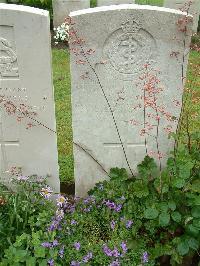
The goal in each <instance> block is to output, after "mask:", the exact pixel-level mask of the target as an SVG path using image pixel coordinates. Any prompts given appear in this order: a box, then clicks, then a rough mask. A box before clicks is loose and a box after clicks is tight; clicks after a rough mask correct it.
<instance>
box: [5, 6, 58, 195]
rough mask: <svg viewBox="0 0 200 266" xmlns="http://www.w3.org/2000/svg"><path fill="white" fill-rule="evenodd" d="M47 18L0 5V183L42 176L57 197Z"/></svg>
mask: <svg viewBox="0 0 200 266" xmlns="http://www.w3.org/2000/svg"><path fill="white" fill-rule="evenodd" d="M55 131H56V123H55V112H54V94H53V82H52V71H51V50H50V27H49V14H48V12H47V11H45V10H40V9H36V8H31V7H27V6H19V5H8V4H0V178H1V180H3V181H6V182H8V180H9V178H10V177H11V176H12V174H19V175H21V172H22V173H23V175H34V174H37V175H39V176H43V177H44V176H45V177H46V176H47V175H49V176H50V177H49V179H48V180H49V184H50V185H51V186H52V187H53V188H54V190H55V191H59V175H58V158H57V145H56V133H55Z"/></svg>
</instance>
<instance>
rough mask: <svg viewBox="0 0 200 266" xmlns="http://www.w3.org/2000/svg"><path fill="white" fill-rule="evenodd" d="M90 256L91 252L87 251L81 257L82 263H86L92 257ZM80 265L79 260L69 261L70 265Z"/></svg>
mask: <svg viewBox="0 0 200 266" xmlns="http://www.w3.org/2000/svg"><path fill="white" fill-rule="evenodd" d="M92 257H93V254H92V252H88V254H87V255H85V256H84V257H83V259H82V263H88V262H89V261H90V260H91V259H92ZM80 265H81V262H79V261H74V260H73V261H71V263H70V266H80Z"/></svg>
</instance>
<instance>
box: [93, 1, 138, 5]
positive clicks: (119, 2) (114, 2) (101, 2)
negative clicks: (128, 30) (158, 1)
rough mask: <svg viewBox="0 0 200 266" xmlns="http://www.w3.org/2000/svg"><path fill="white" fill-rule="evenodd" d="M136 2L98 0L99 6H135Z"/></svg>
mask: <svg viewBox="0 0 200 266" xmlns="http://www.w3.org/2000/svg"><path fill="white" fill-rule="evenodd" d="M134 3H135V0H97V6H110V5H120V4H134Z"/></svg>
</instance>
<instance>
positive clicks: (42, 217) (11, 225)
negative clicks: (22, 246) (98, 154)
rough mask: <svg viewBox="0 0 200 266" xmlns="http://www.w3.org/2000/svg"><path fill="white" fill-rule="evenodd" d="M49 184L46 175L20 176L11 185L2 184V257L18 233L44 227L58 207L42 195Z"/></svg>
mask: <svg viewBox="0 0 200 266" xmlns="http://www.w3.org/2000/svg"><path fill="white" fill-rule="evenodd" d="M47 188H48V186H47V185H46V181H45V179H42V178H38V177H36V176H31V177H29V178H28V177H26V176H17V177H16V178H14V179H13V180H12V189H8V188H7V187H6V186H5V185H0V260H1V259H2V257H3V255H4V250H5V249H6V248H8V247H9V246H10V245H11V243H14V242H15V241H16V238H17V236H20V235H21V234H24V235H26V234H30V232H31V231H35V230H42V229H45V227H46V222H47V220H49V219H50V217H51V216H52V214H53V212H54V210H55V206H54V204H53V203H52V202H51V201H47V200H45V199H44V197H43V194H44V193H45V191H47ZM12 249H13V250H14V249H15V248H14V247H12ZM16 256H20V255H19V253H18V255H17V254H16ZM14 258H15V257H14V256H13V257H12V259H13V260H14ZM16 260H17V259H16ZM29 265H31V264H29Z"/></svg>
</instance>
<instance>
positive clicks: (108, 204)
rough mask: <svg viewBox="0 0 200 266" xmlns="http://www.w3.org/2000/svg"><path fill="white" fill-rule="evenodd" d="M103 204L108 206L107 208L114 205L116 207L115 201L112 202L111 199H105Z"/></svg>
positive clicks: (112, 207) (113, 207)
mask: <svg viewBox="0 0 200 266" xmlns="http://www.w3.org/2000/svg"><path fill="white" fill-rule="evenodd" d="M105 204H106V206H107V207H108V208H109V209H111V210H112V209H115V207H116V205H115V203H114V202H112V201H110V200H107V201H106V202H105Z"/></svg>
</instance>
